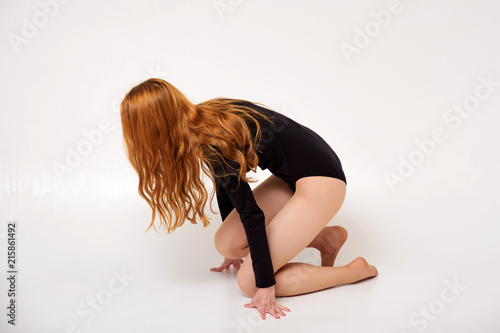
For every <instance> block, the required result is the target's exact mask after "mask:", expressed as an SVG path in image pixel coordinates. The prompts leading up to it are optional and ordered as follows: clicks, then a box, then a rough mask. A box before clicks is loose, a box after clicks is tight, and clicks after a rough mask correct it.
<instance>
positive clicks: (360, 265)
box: [346, 257, 378, 283]
mask: <svg viewBox="0 0 500 333" xmlns="http://www.w3.org/2000/svg"><path fill="white" fill-rule="evenodd" d="M346 266H347V267H348V268H349V269H350V270H352V282H351V283H354V282H358V281H361V280H364V279H367V278H369V277H374V276H377V275H378V271H377V269H376V268H375V266H372V265H369V264H368V262H367V261H366V260H365V258H363V257H357V258H356V259H354V260H353V261H352V262H350V263H349V264H347V265H346Z"/></svg>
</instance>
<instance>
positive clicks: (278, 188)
mask: <svg viewBox="0 0 500 333" xmlns="http://www.w3.org/2000/svg"><path fill="white" fill-rule="evenodd" d="M253 194H254V197H255V201H256V202H257V204H258V205H259V207H260V208H261V209H262V210H263V211H264V215H265V217H266V221H265V223H266V227H267V226H268V225H269V223H271V221H272V220H273V219H274V217H275V216H276V214H278V212H279V211H280V210H281V209H283V207H284V206H285V205H286V203H287V202H288V201H289V200H290V199H291V198H292V196H293V194H294V192H293V191H292V189H291V188H290V187H289V186H288V184H287V183H286V182H285V181H284V180H282V179H280V178H278V177H276V176H275V175H270V176H269V177H268V178H267V179H266V180H264V181H263V182H262V183H261V184H259V185H258V186H257V187H256V188H255V189H254V190H253ZM346 239H347V230H345V229H344V228H342V227H341V226H326V227H324V228H323V230H322V231H321V232H320V233H319V234H318V235H316V237H315V238H314V239H313V240H312V241H311V242H310V244H308V245H307V246H306V247H311V248H315V249H317V250H319V251H320V254H321V266H333V264H334V262H335V258H336V257H337V254H338V252H339V250H340V248H341V247H342V245H343V244H344V242H345V241H346ZM214 242H215V246H216V248H217V250H218V251H219V252H220V253H221V254H222V255H223V256H225V257H227V258H234V259H238V258H244V257H247V256H248V253H249V249H248V242H247V240H246V235H245V231H244V229H243V225H242V224H241V222H240V220H239V216H238V213H237V212H236V210H233V211H232V212H231V214H229V216H228V217H227V219H226V221H225V222H224V223H222V224H221V226H220V227H219V230H217V233H216V235H215V239H214Z"/></svg>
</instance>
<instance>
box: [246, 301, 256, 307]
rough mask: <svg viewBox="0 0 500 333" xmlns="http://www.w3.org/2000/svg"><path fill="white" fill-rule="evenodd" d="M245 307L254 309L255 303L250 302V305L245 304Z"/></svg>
mask: <svg viewBox="0 0 500 333" xmlns="http://www.w3.org/2000/svg"><path fill="white" fill-rule="evenodd" d="M244 306H245V307H246V308H253V307H254V305H253V302H250V303H248V304H245V305H244Z"/></svg>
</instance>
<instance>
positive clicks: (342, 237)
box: [312, 225, 347, 267]
mask: <svg viewBox="0 0 500 333" xmlns="http://www.w3.org/2000/svg"><path fill="white" fill-rule="evenodd" d="M346 240H347V230H345V228H343V227H341V226H339V225H335V226H328V227H325V228H323V230H321V232H320V233H319V234H318V236H317V237H316V238H315V239H314V242H313V243H312V244H314V245H313V247H314V248H316V249H318V250H319V251H320V253H321V266H330V267H332V266H333V263H334V262H335V259H336V258H337V254H338V253H339V251H340V248H341V247H342V245H344V243H345V241H346Z"/></svg>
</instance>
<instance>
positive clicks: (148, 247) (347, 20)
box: [0, 0, 500, 333]
mask: <svg viewBox="0 0 500 333" xmlns="http://www.w3.org/2000/svg"><path fill="white" fill-rule="evenodd" d="M391 3H392V4H394V2H392V1H351V2H349V1H326V0H323V1H295V0H294V1H290V0H289V1H263V0H243V1H237V0H232V1H229V0H221V1H213V0H190V1H159V0H156V1H154V0H148V1H77V0H73V1H70V2H68V3H59V2H55V0H42V1H40V2H38V1H21V2H19V1H12V0H2V1H1V2H0V13H1V14H0V36H1V38H0V68H1V76H0V152H1V157H0V236H1V238H0V242H1V253H2V254H1V258H2V259H1V260H0V268H1V269H2V273H1V274H0V277H2V278H1V279H0V281H1V283H0V294H1V298H0V299H1V303H2V304H1V308H2V309H3V310H1V316H0V318H2V319H1V320H0V330H1V331H2V332H35V331H36V332H58V333H59V332H274V331H280V332H285V331H286V332H304V331H309V330H311V331H314V332H326V331H328V332H334V331H335V332H384V333H386V332H395V333H400V332H423V331H425V332H454V333H458V332H484V333H486V332H499V331H500V319H499V312H498V310H499V309H500V286H499V285H498V283H497V282H496V281H497V280H498V275H499V273H500V268H499V265H498V263H499V261H500V260H499V259H500V251H499V250H500V248H499V247H500V246H499V245H498V244H499V243H498V236H499V231H500V225H499V217H500V214H499V206H500V200H499V198H500V191H499V188H500V187H499V186H500V182H499V177H498V170H499V167H500V158H499V149H498V147H497V145H498V143H499V138H500V137H499V131H498V127H499V126H498V123H499V121H500V114H499V112H498V110H499V106H500V86H498V84H497V85H496V86H494V85H493V86H492V87H490V91H488V90H487V88H486V87H484V86H481V81H480V79H479V78H480V77H482V78H484V79H485V80H488V78H489V79H490V80H491V81H494V82H500V68H499V62H498V59H500V48H499V35H500V23H499V21H498V15H499V9H500V5H499V4H498V2H496V1H494V0H489V1H486V0H483V1H472V0H469V1H465V0H460V1H457V0H455V1H452V0H442V1H430V0H418V1H417V0H414V1H410V0H401V1H400V2H399V5H397V4H396V5H394V6H393V7H391V6H392V5H391ZM217 4H218V5H219V7H218V8H219V9H217V8H216V6H214V5H217ZM223 6H225V7H223ZM388 7H390V8H391V9H394V8H396V10H395V11H394V10H393V13H392V14H390V18H389V17H388V16H387V15H386V16H384V15H382V14H381V13H386V14H387V13H390V12H387V8H388ZM224 8H225V9H224ZM383 10H385V11H383ZM381 11H383V12H381ZM372 12H374V13H379V14H378V19H379V20H383V19H385V21H384V22H382V21H380V22H382V23H383V24H382V23H378V21H377V20H376V19H375V17H376V16H377V14H375V15H374V14H373V13H372ZM370 29H371V30H370ZM366 33H368V36H367V37H365V38H363V35H364V34H366ZM370 36H371V37H370ZM346 45H350V47H351V49H352V48H354V47H356V52H355V53H352V54H351V55H350V56H349V55H347V54H346V53H345V52H343V51H342V48H344V49H345V48H346V47H349V46H346ZM149 77H160V78H163V79H165V80H167V81H169V82H170V83H172V84H173V85H174V86H176V87H177V88H178V89H180V90H181V91H182V92H183V93H184V94H185V95H186V96H187V97H188V98H189V99H190V100H191V101H192V102H193V103H199V102H202V101H204V100H207V99H210V98H214V97H219V96H225V97H231V98H242V99H247V100H252V101H258V102H262V103H264V104H266V105H268V106H269V107H271V108H274V109H275V110H277V111H279V112H282V113H284V114H286V115H288V116H289V117H291V118H293V119H295V120H296V121H299V122H300V123H302V124H304V125H306V126H308V127H310V128H311V129H313V130H314V131H316V132H317V133H318V134H320V135H321V136H322V137H323V138H324V139H325V140H326V141H327V142H328V143H329V144H330V145H331V146H332V148H333V149H334V150H335V151H336V152H337V154H338V155H339V157H340V159H341V161H342V164H343V167H344V170H345V173H346V176H347V180H348V193H347V198H346V201H345V204H344V206H343V208H342V209H341V211H340V212H339V214H338V215H337V216H336V217H335V218H334V219H333V220H332V221H331V222H330V225H335V224H339V225H342V226H344V227H345V228H346V229H347V230H348V231H349V239H348V240H347V242H346V244H345V245H344V248H343V249H342V250H341V252H340V254H339V256H338V260H337V262H336V265H344V264H347V263H349V262H350V261H352V260H353V259H354V258H355V257H357V256H363V257H364V258H366V259H367V260H368V262H369V263H371V264H373V265H375V266H376V267H377V268H378V271H379V276H377V277H376V278H374V279H369V280H366V281H363V282H360V283H358V284H354V285H345V286H338V287H335V288H331V289H328V290H325V291H321V292H317V293H311V294H307V295H302V296H295V297H284V298H278V299H277V301H278V303H280V304H283V305H285V306H287V307H289V308H290V309H291V310H292V312H290V313H287V316H286V317H284V318H281V319H280V320H276V319H274V318H272V317H271V316H270V315H268V316H267V319H266V320H265V321H262V320H260V319H259V318H258V315H257V314H258V312H257V309H255V308H254V309H247V308H244V307H243V304H245V303H248V302H249V301H250V299H249V298H248V297H246V296H245V295H244V294H243V293H242V292H241V291H240V290H239V288H238V285H237V282H236V278H235V275H236V272H234V271H231V272H227V271H226V272H224V273H215V272H210V271H209V268H210V267H214V266H218V265H219V264H220V262H221V260H222V257H221V256H220V255H219V254H218V253H217V251H216V250H215V248H214V246H213V235H214V233H215V231H216V230H217V227H218V226H219V225H220V215H215V216H214V217H213V219H212V223H211V225H210V226H209V227H208V228H203V227H202V224H201V223H200V224H198V225H191V224H190V223H186V224H185V225H184V226H182V227H181V228H179V229H177V230H176V231H175V232H174V233H173V234H171V235H165V234H157V233H155V232H154V231H152V230H151V231H149V232H147V233H144V230H145V229H146V228H147V226H148V225H149V221H150V216H151V215H150V214H151V211H150V208H149V206H148V205H147V203H146V202H145V201H144V200H142V199H141V198H140V197H139V195H138V194H137V181H138V178H137V175H136V174H135V172H134V170H133V169H132V167H131V166H130V165H129V163H128V161H127V159H126V156H125V153H124V150H123V145H122V132H121V124H120V117H119V113H118V111H119V109H118V107H119V103H120V102H121V99H122V98H123V96H124V95H125V93H126V92H128V90H130V88H131V87H133V86H134V85H136V84H138V83H140V82H142V81H143V80H145V79H147V78H149ZM478 86H481V87H479V88H477V87H478ZM478 91H479V93H480V96H483V97H482V100H478V99H477V98H476V97H474V96H475V95H474V94H475V93H476V92H478ZM486 95H487V97H485V96H486ZM474 101H479V103H478V105H473V103H474ZM463 103H470V104H469V106H468V107H469V109H470V108H472V107H470V105H472V106H474V108H473V109H474V110H473V111H470V112H468V111H467V112H466V113H463V114H464V116H458V114H457V113H450V112H453V106H454V104H456V105H459V104H463ZM450 108H451V109H452V110H451V111H449V110H450ZM450 117H455V118H450ZM451 119H454V120H453V121H451ZM459 121H460V122H459ZM102 122H107V123H108V127H107V128H108V129H109V130H108V131H107V133H102V141H96V144H91V145H90V146H89V143H88V141H87V137H86V136H85V134H84V133H85V131H87V132H92V131H94V130H95V129H98V128H99V125H100V124H101V123H102ZM439 129H441V133H442V135H441V138H446V139H443V140H441V142H437V143H434V144H429V141H428V140H429V139H430V138H432V133H433V131H435V130H437V131H440V130H439ZM93 133H95V132H93ZM98 137H99V135H96V136H95V138H98ZM96 140H97V139H96ZM416 141H418V142H427V145H426V146H424V148H419V146H418V145H417V144H416ZM86 142H87V143H86ZM82 147H83V148H82ZM89 147H90V148H89ZM425 147H426V148H425ZM78 148H80V149H83V150H82V151H85V149H84V148H87V152H88V154H86V155H85V156H82V155H80V157H81V160H75V157H74V156H73V164H72V165H73V166H72V167H71V166H68V163H67V159H70V160H71V157H69V155H71V154H70V151H71V150H77V149H78ZM89 149H90V151H89ZM422 150H427V153H428V154H425V152H424V151H422ZM403 159H404V160H406V161H409V160H410V159H411V161H413V162H406V163H414V165H413V166H412V165H411V164H410V169H409V167H408V164H407V165H406V168H405V167H404V166H402V163H404V162H401V161H402V160H403ZM54 165H59V167H60V166H61V165H66V166H67V169H66V171H65V172H62V174H61V173H60V174H59V176H60V177H58V176H57V173H56V172H55V170H54ZM269 174H270V173H269V172H268V170H264V171H259V173H258V174H257V175H256V177H254V179H259V183H260V182H261V181H263V180H264V179H265V177H266V176H268V175H269ZM388 174H391V175H392V177H394V176H395V175H398V176H399V177H401V178H399V181H396V182H395V183H393V185H392V186H391V185H390V182H388V180H387V175H388ZM393 179H395V178H393ZM259 183H254V184H252V187H255V186H257V185H258V184H259ZM212 207H214V210H216V211H217V204H216V201H215V199H214V201H213V203H212ZM208 213H209V214H210V212H209V211H208ZM8 221H17V248H18V252H17V268H18V271H19V274H18V279H17V287H16V288H17V292H18V294H17V297H16V301H17V309H16V310H17V317H16V326H15V327H14V326H12V325H8V324H7V316H6V313H7V309H6V308H5V307H6V305H7V301H8V298H7V289H8V285H7V280H6V279H5V278H4V276H6V275H7V273H6V271H7V267H6V262H7V253H6V251H7V249H6V243H7V236H6V233H7V222H8ZM318 258H319V256H318V253H317V251H315V250H313V249H306V250H304V251H303V253H301V254H300V255H299V256H298V257H297V258H296V260H298V261H301V260H309V261H311V260H316V261H318V260H319V259H318ZM117 272H124V274H125V275H128V276H129V278H128V279H125V280H124V282H122V283H120V282H119V281H118V280H116V278H115V277H114V276H115V275H114V274H117ZM449 284H452V285H453V284H458V285H460V286H461V287H460V288H461V289H460V288H459V289H456V290H455V291H453V290H452V289H450V287H449ZM92 298H94V299H97V301H96V302H97V305H96V307H95V308H92V306H91V305H90V303H89V302H91V299H92ZM97 309H99V311H97ZM425 312H426V313H427V315H425V314H424V313H425ZM72 322H73V324H72ZM72 325H73V326H74V327H73V328H72Z"/></svg>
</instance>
